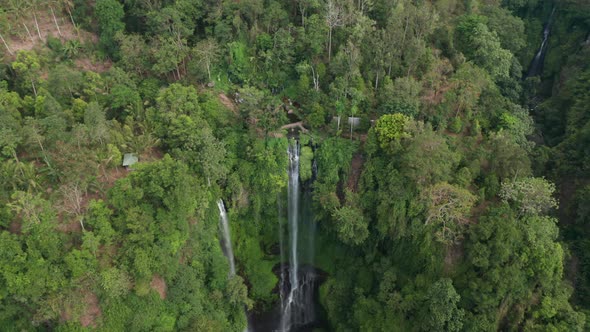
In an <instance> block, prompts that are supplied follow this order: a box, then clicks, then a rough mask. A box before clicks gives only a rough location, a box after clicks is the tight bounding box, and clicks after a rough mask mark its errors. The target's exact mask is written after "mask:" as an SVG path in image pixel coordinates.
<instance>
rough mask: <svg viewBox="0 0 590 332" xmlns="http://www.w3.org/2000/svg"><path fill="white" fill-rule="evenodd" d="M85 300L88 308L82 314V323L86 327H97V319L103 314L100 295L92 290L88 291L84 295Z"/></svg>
mask: <svg viewBox="0 0 590 332" xmlns="http://www.w3.org/2000/svg"><path fill="white" fill-rule="evenodd" d="M83 301H84V304H85V305H86V308H85V310H84V313H82V316H80V324H82V326H84V327H89V326H91V327H96V320H97V319H98V318H99V317H100V315H101V314H102V312H101V310H100V305H99V301H98V297H97V296H96V294H94V293H92V292H87V293H86V294H85V295H84V299H83Z"/></svg>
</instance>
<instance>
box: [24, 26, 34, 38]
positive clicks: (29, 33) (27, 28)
mask: <svg viewBox="0 0 590 332" xmlns="http://www.w3.org/2000/svg"><path fill="white" fill-rule="evenodd" d="M23 26H24V27H25V30H27V34H28V35H29V38H31V41H32V42H34V41H35V40H34V39H33V35H31V31H29V27H27V25H26V24H24V23H23Z"/></svg>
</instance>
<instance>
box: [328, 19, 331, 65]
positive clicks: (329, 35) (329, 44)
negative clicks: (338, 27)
mask: <svg viewBox="0 0 590 332" xmlns="http://www.w3.org/2000/svg"><path fill="white" fill-rule="evenodd" d="M331 56H332V27H330V28H329V29H328V62H330V57H331Z"/></svg>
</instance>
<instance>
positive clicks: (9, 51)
mask: <svg viewBox="0 0 590 332" xmlns="http://www.w3.org/2000/svg"><path fill="white" fill-rule="evenodd" d="M0 39H2V42H3V43H4V46H6V50H7V51H8V53H10V55H14V53H12V51H11V50H10V47H8V44H7V43H6V40H4V37H2V35H0Z"/></svg>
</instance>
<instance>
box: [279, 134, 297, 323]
mask: <svg viewBox="0 0 590 332" xmlns="http://www.w3.org/2000/svg"><path fill="white" fill-rule="evenodd" d="M288 153H289V188H288V206H287V210H288V223H289V235H290V238H289V247H290V250H289V271H288V272H289V288H290V290H289V294H288V295H287V297H286V299H284V300H283V302H284V303H283V304H282V309H283V313H282V317H281V331H289V329H290V328H291V324H292V321H293V317H292V316H293V312H294V306H295V301H296V295H297V289H298V287H299V273H298V268H299V265H298V259H297V258H298V257H297V242H298V236H299V234H298V232H299V144H298V142H297V141H293V142H290V143H289V150H288Z"/></svg>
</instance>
